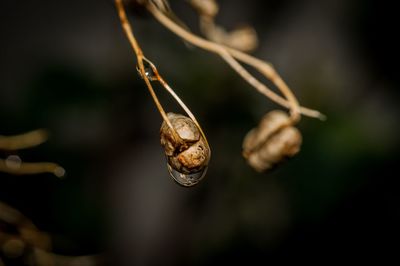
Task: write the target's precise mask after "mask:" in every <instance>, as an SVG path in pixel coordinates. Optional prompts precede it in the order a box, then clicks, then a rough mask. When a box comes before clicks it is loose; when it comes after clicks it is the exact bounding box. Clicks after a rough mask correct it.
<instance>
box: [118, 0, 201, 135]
mask: <svg viewBox="0 0 400 266" xmlns="http://www.w3.org/2000/svg"><path fill="white" fill-rule="evenodd" d="M115 4H116V7H117V10H118V14H119V17H120V21H121V25H122V27H123V29H124V32H125V34H126V36H127V38H128V40H129V42H130V44H131V46H132V48H133V50H134V52H135V54H136V58H137V61H138V69H139V72H140V74H141V76H142V77H143V79H144V81H145V83H146V85H147V88H148V89H149V92H150V94H151V96H152V97H153V100H154V103H155V104H156V106H157V109H158V111H159V112H160V114H161V116H162V118H163V120H164V121H165V122H166V123H167V125H168V127H169V128H171V130H172V132H173V134H174V137H175V138H176V139H177V140H178V141H182V140H181V138H180V137H179V135H178V134H177V133H176V131H175V129H174V128H173V126H172V124H171V121H170V120H169V119H168V116H167V114H166V112H165V110H164V108H163V107H162V105H161V103H160V101H159V99H158V97H157V95H156V93H155V92H154V89H153V87H152V85H151V83H150V80H149V78H148V76H147V75H146V71H145V67H144V64H143V62H144V61H145V62H146V63H147V64H148V65H149V66H150V67H151V68H152V72H153V73H152V74H153V75H154V77H152V79H154V80H157V81H158V82H160V84H161V85H162V86H163V87H164V88H165V89H166V90H167V92H168V93H169V94H171V96H172V97H173V98H174V99H175V100H176V101H177V102H178V104H179V105H180V106H181V107H182V109H183V110H184V111H185V112H186V113H187V114H188V116H189V117H190V118H191V119H192V120H193V122H194V123H195V124H196V126H197V127H198V128H199V130H200V133H201V135H202V136H203V137H204V139H205V141H206V142H207V138H206V136H205V134H204V132H203V130H202V128H201V126H200V124H199V123H198V122H197V119H196V117H195V116H194V115H193V113H192V112H191V111H190V109H189V108H188V107H187V106H186V104H185V103H184V102H183V101H182V100H181V99H180V98H179V96H178V95H177V94H176V93H175V92H174V90H173V89H172V88H171V87H170V86H169V85H168V83H167V82H166V81H165V80H164V79H163V78H162V77H161V75H160V74H159V72H158V70H157V68H156V66H155V65H154V64H153V63H152V62H151V61H150V60H148V59H147V58H146V57H145V56H144V54H143V51H142V49H141V48H140V46H139V44H138V42H137V40H136V38H135V36H134V34H133V30H132V27H131V25H130V23H129V21H128V18H127V15H126V12H125V8H124V5H123V3H122V0H115Z"/></svg>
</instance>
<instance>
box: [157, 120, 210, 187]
mask: <svg viewBox="0 0 400 266" xmlns="http://www.w3.org/2000/svg"><path fill="white" fill-rule="evenodd" d="M167 116H168V119H169V120H170V122H171V124H172V126H173V128H174V130H175V132H176V135H175V134H174V132H173V130H172V129H171V128H170V127H169V126H168V124H167V123H166V122H165V121H164V122H163V123H162V125H161V129H160V137H161V145H162V146H163V147H164V151H165V155H166V156H167V165H168V170H169V173H170V174H171V176H172V177H173V178H174V180H175V181H176V182H177V183H178V184H180V185H182V186H186V187H189V186H193V185H196V184H197V183H198V182H199V181H200V180H201V179H203V177H204V176H205V174H206V172H207V167H208V162H209V160H210V156H211V152H210V147H209V146H208V144H207V141H206V140H205V139H204V137H203V136H202V134H201V132H200V130H199V129H198V127H197V126H196V124H195V123H194V122H193V120H192V119H190V118H189V117H186V116H184V115H181V114H174V113H168V114H167Z"/></svg>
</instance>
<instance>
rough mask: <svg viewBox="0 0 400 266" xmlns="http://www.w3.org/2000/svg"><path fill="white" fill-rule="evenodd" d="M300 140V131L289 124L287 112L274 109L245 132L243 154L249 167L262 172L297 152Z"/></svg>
mask: <svg viewBox="0 0 400 266" xmlns="http://www.w3.org/2000/svg"><path fill="white" fill-rule="evenodd" d="M301 142H302V137H301V133H300V131H299V130H298V129H297V128H295V127H293V126H292V125H291V121H290V118H289V117H288V116H287V114H286V113H284V112H282V111H277V110H275V111H271V112H269V113H267V114H266V115H265V116H264V117H263V118H262V120H261V122H260V124H259V125H258V127H257V128H254V129H252V130H251V131H250V132H249V133H247V135H246V137H245V139H244V141H243V156H244V157H245V158H246V160H247V162H248V163H249V164H250V166H251V167H253V168H254V169H255V170H257V171H259V172H262V171H265V170H268V169H271V168H272V167H274V166H275V165H276V164H278V163H279V162H281V161H282V160H283V159H285V158H287V157H292V156H294V155H295V154H296V153H298V152H299V151H300V146H301Z"/></svg>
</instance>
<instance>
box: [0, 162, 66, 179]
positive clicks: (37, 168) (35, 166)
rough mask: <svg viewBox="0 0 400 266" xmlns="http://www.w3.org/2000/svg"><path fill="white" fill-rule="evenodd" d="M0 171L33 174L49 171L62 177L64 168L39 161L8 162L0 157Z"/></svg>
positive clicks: (14, 173)
mask: <svg viewBox="0 0 400 266" xmlns="http://www.w3.org/2000/svg"><path fill="white" fill-rule="evenodd" d="M0 172H4V173H9V174H13V175H34V174H42V173H50V174H53V175H55V176H57V177H63V176H64V175H65V170H64V168H62V167H61V166H60V165H58V164H56V163H49V162H39V163H26V162H20V163H18V164H17V165H13V163H12V162H11V163H8V161H7V159H6V160H4V159H0Z"/></svg>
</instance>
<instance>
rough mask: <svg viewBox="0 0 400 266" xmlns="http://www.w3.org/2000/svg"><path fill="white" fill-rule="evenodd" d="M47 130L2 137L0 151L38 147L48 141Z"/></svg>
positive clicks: (0, 138) (0, 137)
mask: <svg viewBox="0 0 400 266" xmlns="http://www.w3.org/2000/svg"><path fill="white" fill-rule="evenodd" d="M47 137H48V133H47V131H46V130H43V129H37V130H33V131H30V132H27V133H24V134H20V135H14V136H0V150H7V151H15V150H22V149H26V148H31V147H35V146H38V145H40V144H42V143H43V142H45V141H46V140H47Z"/></svg>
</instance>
